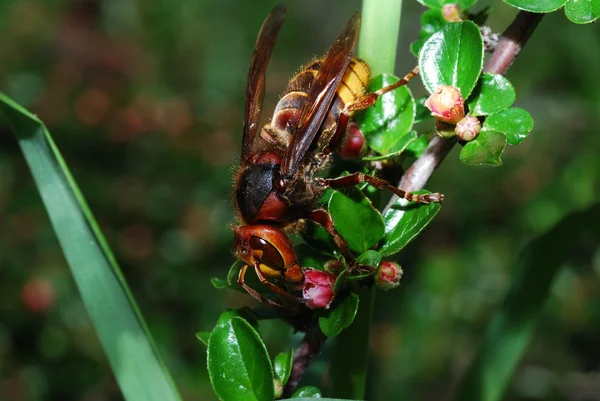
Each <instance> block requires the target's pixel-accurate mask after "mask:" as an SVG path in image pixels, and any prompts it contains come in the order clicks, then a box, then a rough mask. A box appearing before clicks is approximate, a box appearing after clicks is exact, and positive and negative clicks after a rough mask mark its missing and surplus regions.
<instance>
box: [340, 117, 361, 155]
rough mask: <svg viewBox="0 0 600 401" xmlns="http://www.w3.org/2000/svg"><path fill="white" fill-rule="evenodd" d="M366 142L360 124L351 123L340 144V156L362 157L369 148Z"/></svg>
mask: <svg viewBox="0 0 600 401" xmlns="http://www.w3.org/2000/svg"><path fill="white" fill-rule="evenodd" d="M366 144H367V141H366V139H365V136H364V135H363V133H362V132H361V130H360V128H358V125H356V124H354V123H350V125H349V126H348V130H347V131H346V135H345V136H344V139H343V140H342V144H341V146H340V151H339V153H340V156H342V157H346V158H356V157H360V156H362V154H363V153H364V152H365V150H366V148H367V146H366Z"/></svg>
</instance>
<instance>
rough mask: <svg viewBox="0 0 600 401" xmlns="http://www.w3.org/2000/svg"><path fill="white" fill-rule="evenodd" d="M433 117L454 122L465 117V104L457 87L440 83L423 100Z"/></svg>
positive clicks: (446, 121)
mask: <svg viewBox="0 0 600 401" xmlns="http://www.w3.org/2000/svg"><path fill="white" fill-rule="evenodd" d="M425 107H427V108H428V109H429V110H431V114H433V116H434V117H435V118H437V119H438V120H440V121H443V122H445V123H450V124H456V123H457V122H459V121H460V120H462V119H463V118H464V117H465V104H464V102H463V98H462V96H461V94H460V91H459V90H458V88H455V87H454V86H448V85H442V86H439V87H438V88H437V89H436V90H435V92H433V94H432V95H431V96H429V98H428V99H427V100H426V101H425Z"/></svg>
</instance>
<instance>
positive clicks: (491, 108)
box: [467, 72, 517, 116]
mask: <svg viewBox="0 0 600 401" xmlns="http://www.w3.org/2000/svg"><path fill="white" fill-rule="evenodd" d="M516 97H517V95H516V93H515V89H514V88H513V86H512V84H511V83H510V81H509V80H508V79H506V78H505V77H503V76H502V75H500V74H491V73H489V72H486V73H484V74H483V75H482V76H481V78H480V79H479V82H478V83H477V86H476V87H475V90H473V93H472V94H471V96H470V97H469V100H468V102H467V103H468V105H469V114H470V115H472V116H485V115H489V114H494V113H499V112H501V111H502V110H506V109H507V108H509V107H510V106H512V104H513V103H514V101H515V98H516Z"/></svg>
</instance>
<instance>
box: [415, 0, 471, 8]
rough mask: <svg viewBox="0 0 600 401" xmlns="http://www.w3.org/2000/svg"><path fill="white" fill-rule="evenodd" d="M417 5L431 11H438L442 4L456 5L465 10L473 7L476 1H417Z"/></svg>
mask: <svg viewBox="0 0 600 401" xmlns="http://www.w3.org/2000/svg"><path fill="white" fill-rule="evenodd" d="M418 1H419V3H421V4H423V5H424V6H426V7H430V8H433V9H437V10H440V9H441V8H442V6H443V5H444V4H456V3H458V5H459V6H460V8H461V9H462V10H466V9H468V8H470V7H473V6H474V5H475V3H477V0H458V1H457V0H418Z"/></svg>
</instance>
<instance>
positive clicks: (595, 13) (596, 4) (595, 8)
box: [592, 0, 600, 18]
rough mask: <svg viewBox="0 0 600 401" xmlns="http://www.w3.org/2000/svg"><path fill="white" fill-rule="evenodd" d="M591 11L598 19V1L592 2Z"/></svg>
mask: <svg viewBox="0 0 600 401" xmlns="http://www.w3.org/2000/svg"><path fill="white" fill-rule="evenodd" d="M592 11H593V12H594V17H596V18H600V0H592Z"/></svg>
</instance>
